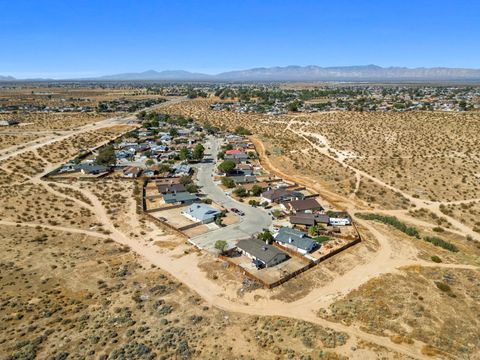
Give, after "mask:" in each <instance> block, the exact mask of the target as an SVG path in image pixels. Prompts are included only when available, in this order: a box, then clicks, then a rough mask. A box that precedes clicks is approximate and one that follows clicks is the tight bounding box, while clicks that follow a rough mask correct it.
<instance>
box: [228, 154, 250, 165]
mask: <svg viewBox="0 0 480 360" xmlns="http://www.w3.org/2000/svg"><path fill="white" fill-rule="evenodd" d="M223 159H224V160H232V161H233V162H235V163H236V164H239V163H242V162H246V161H247V160H248V159H249V158H248V155H247V154H245V153H244V152H242V153H240V154H232V155H225V156H224V157H223Z"/></svg>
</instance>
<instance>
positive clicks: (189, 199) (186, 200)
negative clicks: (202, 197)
mask: <svg viewBox="0 0 480 360" xmlns="http://www.w3.org/2000/svg"><path fill="white" fill-rule="evenodd" d="M197 200H198V197H197V195H195V194H190V193H189V192H186V191H182V192H176V193H167V194H164V195H163V201H165V204H175V203H180V204H192V203H194V202H195V201H197Z"/></svg>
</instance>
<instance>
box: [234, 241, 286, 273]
mask: <svg viewBox="0 0 480 360" xmlns="http://www.w3.org/2000/svg"><path fill="white" fill-rule="evenodd" d="M237 249H238V250H240V251H241V252H242V253H243V254H244V255H246V256H248V257H249V258H250V259H252V260H253V263H254V264H255V265H256V266H257V267H258V268H263V267H267V268H268V267H272V266H275V265H278V264H280V263H282V262H284V261H286V260H288V259H289V258H290V256H288V254H286V253H284V252H283V251H281V250H280V249H277V248H276V247H274V246H272V245H269V244H266V243H265V242H263V241H262V240H259V239H246V240H240V241H239V242H238V243H237Z"/></svg>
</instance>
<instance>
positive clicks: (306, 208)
mask: <svg viewBox="0 0 480 360" xmlns="http://www.w3.org/2000/svg"><path fill="white" fill-rule="evenodd" d="M281 206H282V208H283V209H284V210H286V211H288V212H290V213H293V214H296V213H304V212H306V213H308V212H309V213H313V212H316V211H323V207H322V206H321V205H320V204H319V203H318V201H317V200H315V199H314V198H308V199H302V200H294V201H290V202H286V203H283V204H281Z"/></svg>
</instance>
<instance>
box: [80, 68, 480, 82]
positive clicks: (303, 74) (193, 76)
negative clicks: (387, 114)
mask: <svg viewBox="0 0 480 360" xmlns="http://www.w3.org/2000/svg"><path fill="white" fill-rule="evenodd" d="M88 80H100V81H101V80H111V81H120V80H126V81H135V80H166V81H176V80H177V81H189V80H192V81H384V80H385V81H394V80H398V81H408V80H411V81H422V80H424V81H441V80H447V81H448V80H480V69H461V68H442V67H437V68H406V67H387V68H384V67H381V66H377V65H361V66H336V67H320V66H316V65H308V66H295V65H291V66H285V67H278V66H277V67H269V68H265V67H262V68H254V69H247V70H238V71H228V72H223V73H220V74H216V75H208V74H201V73H192V72H188V71H183V70H167V71H155V70H148V71H145V72H141V73H125V74H116V75H106V76H101V77H98V78H92V79H88Z"/></svg>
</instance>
